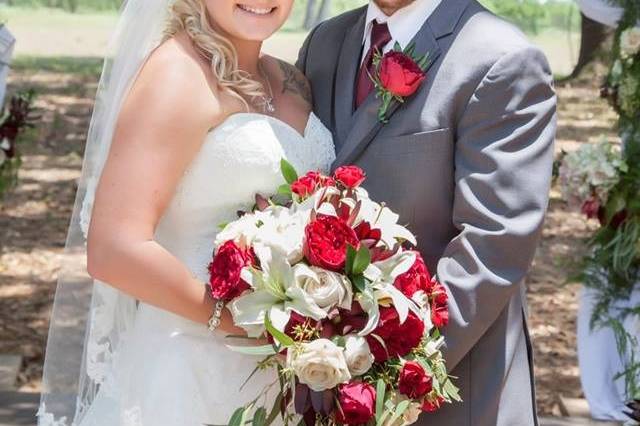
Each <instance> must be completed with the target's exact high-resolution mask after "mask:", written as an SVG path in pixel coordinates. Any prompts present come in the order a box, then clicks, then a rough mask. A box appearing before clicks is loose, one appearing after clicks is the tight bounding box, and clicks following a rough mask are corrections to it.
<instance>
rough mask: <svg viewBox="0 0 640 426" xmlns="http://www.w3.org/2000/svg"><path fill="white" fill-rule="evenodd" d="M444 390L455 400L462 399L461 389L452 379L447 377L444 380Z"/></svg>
mask: <svg viewBox="0 0 640 426" xmlns="http://www.w3.org/2000/svg"><path fill="white" fill-rule="evenodd" d="M442 390H443V391H444V393H445V394H447V395H448V396H449V398H451V399H453V400H454V401H462V399H461V398H460V391H459V389H458V388H457V387H456V385H454V384H453V382H452V381H451V380H449V379H447V380H446V381H445V382H444V385H443V386H442Z"/></svg>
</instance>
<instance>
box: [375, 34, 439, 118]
mask: <svg viewBox="0 0 640 426" xmlns="http://www.w3.org/2000/svg"><path fill="white" fill-rule="evenodd" d="M414 49H415V45H414V44H411V45H409V46H407V48H406V49H404V50H402V48H401V47H400V44H398V43H396V44H395V46H394V47H393V50H391V51H389V52H387V53H385V54H384V55H381V54H380V53H376V54H375V56H374V57H373V65H374V69H375V71H374V75H372V76H371V79H372V80H373V84H374V85H375V88H376V97H378V98H380V99H381V100H382V103H381V105H380V108H379V109H378V119H379V120H380V121H381V122H383V123H386V122H387V121H388V117H387V111H388V110H389V107H390V106H391V103H392V102H393V101H396V102H400V103H403V102H404V100H405V98H407V97H409V96H411V95H413V94H414V93H415V92H416V90H418V88H419V87H420V84H422V82H423V81H424V80H425V79H426V78H427V74H426V69H427V61H428V56H429V55H428V54H426V55H424V56H422V57H416V55H415V52H414Z"/></svg>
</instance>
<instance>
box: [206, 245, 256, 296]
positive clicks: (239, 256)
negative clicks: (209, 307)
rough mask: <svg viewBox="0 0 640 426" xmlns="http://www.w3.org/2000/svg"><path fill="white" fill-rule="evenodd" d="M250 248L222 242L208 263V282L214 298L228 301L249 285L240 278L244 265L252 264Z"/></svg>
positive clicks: (253, 260) (253, 262)
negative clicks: (246, 248) (244, 248)
mask: <svg viewBox="0 0 640 426" xmlns="http://www.w3.org/2000/svg"><path fill="white" fill-rule="evenodd" d="M254 264H255V259H254V256H253V251H252V250H251V249H248V250H243V249H241V248H240V247H238V246H237V244H236V243H235V242H233V241H227V242H226V243H224V244H222V245H221V246H220V247H219V248H218V251H217V252H216V254H215V256H214V258H213V261H212V262H211V263H209V284H210V285H211V295H212V296H213V297H214V298H215V299H222V300H225V301H229V300H231V299H233V298H235V297H237V296H239V295H240V294H241V293H242V292H243V291H245V290H247V289H248V288H249V287H250V286H249V284H247V283H246V282H245V281H244V280H242V279H241V278H240V272H241V271H242V269H243V268H244V267H245V266H249V265H254Z"/></svg>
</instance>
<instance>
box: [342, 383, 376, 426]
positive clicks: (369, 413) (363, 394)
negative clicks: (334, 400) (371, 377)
mask: <svg viewBox="0 0 640 426" xmlns="http://www.w3.org/2000/svg"><path fill="white" fill-rule="evenodd" d="M375 401H376V390H375V389H374V388H373V386H371V385H370V384H368V383H358V382H352V383H347V384H346V385H342V386H340V388H339V389H338V402H339V403H340V405H339V407H338V408H337V409H336V421H337V422H338V423H342V424H347V425H361V424H365V423H367V422H368V421H369V420H371V419H372V418H373V414H374V407H375Z"/></svg>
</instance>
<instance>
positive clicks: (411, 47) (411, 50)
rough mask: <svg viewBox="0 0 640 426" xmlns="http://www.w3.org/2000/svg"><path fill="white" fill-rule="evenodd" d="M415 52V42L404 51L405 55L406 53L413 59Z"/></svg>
mask: <svg viewBox="0 0 640 426" xmlns="http://www.w3.org/2000/svg"><path fill="white" fill-rule="evenodd" d="M415 50H416V44H415V42H411V43H410V44H409V45H408V46H407V47H406V49H404V53H405V55H407V56H409V57H412V58H413V54H414V52H415Z"/></svg>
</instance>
